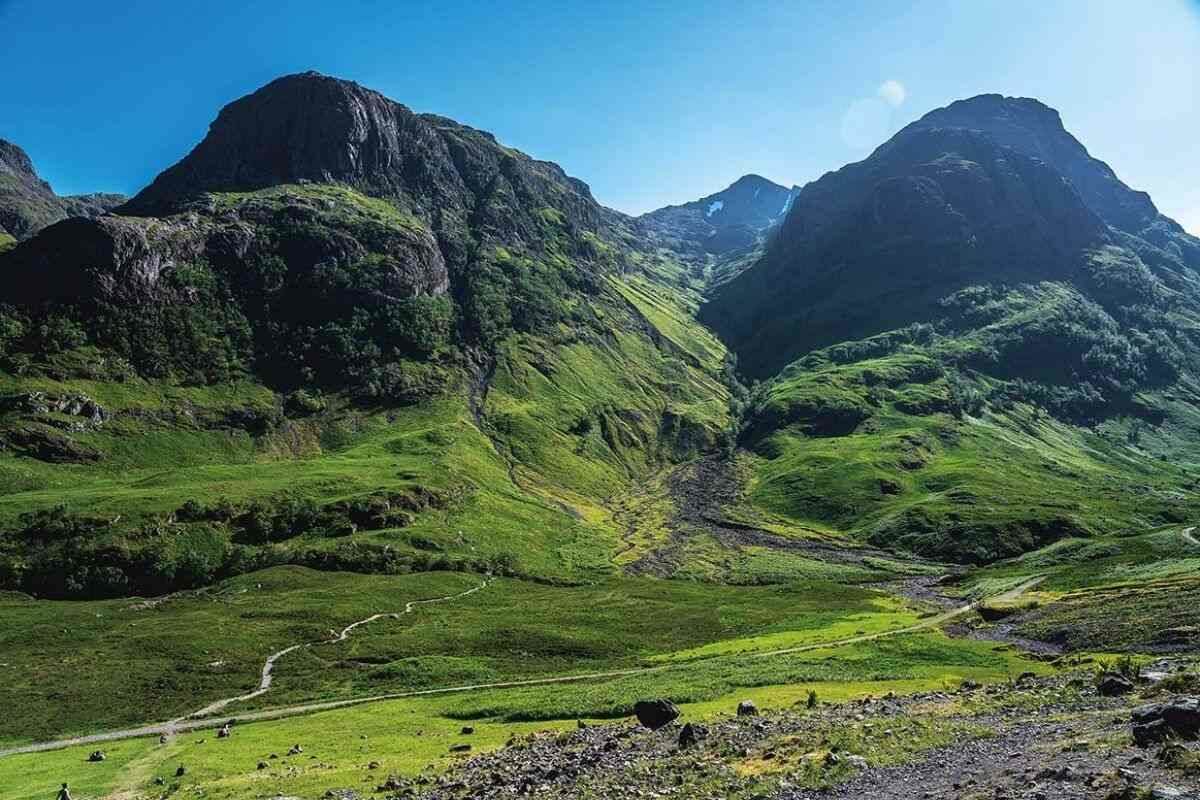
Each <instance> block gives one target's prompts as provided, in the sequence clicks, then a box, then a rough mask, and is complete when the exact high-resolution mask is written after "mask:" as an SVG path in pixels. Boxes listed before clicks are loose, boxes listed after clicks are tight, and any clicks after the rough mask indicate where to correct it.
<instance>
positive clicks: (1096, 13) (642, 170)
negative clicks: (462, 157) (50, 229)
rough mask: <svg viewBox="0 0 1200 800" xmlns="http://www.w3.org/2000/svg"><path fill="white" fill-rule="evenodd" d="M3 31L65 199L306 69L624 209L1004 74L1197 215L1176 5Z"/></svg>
mask: <svg viewBox="0 0 1200 800" xmlns="http://www.w3.org/2000/svg"><path fill="white" fill-rule="evenodd" d="M185 6H191V8H190V9H189V8H186V7H185ZM0 39H2V40H3V42H4V44H5V53H4V54H3V56H2V63H3V64H4V67H5V69H4V72H5V76H6V80H5V81H4V89H3V90H2V91H0V137H4V138H8V139H11V140H13V141H15V142H17V143H18V144H20V145H21V146H23V147H24V148H25V149H26V150H28V151H29V153H30V154H31V156H32V157H33V159H34V162H35V164H36V165H37V167H38V169H39V171H40V172H41V174H42V175H43V177H45V178H46V179H47V180H49V181H50V182H51V183H52V184H53V185H54V187H55V189H56V190H58V191H59V192H62V193H73V192H83V191H94V190H110V191H124V192H133V191H136V190H137V189H138V188H140V187H141V186H142V185H144V184H145V183H147V182H148V181H149V180H150V179H151V178H152V177H153V176H154V175H155V174H156V173H157V172H158V171H160V170H161V169H163V168H165V167H166V166H168V165H169V164H171V163H173V162H174V161H176V160H177V159H179V158H180V157H181V156H183V155H184V154H185V153H186V152H187V151H188V150H189V149H190V148H191V147H192V146H193V145H194V144H195V143H196V142H197V141H199V139H200V138H201V137H202V136H203V135H204V132H205V130H206V129H207V126H208V124H209V122H211V120H212V119H213V117H214V116H215V115H216V112H217V110H218V109H219V108H220V107H221V106H222V105H224V104H225V103H227V102H229V101H230V100H233V99H235V98H237V97H239V96H241V95H243V94H245V93H247V92H249V91H252V90H253V89H255V88H257V87H258V86H260V85H262V84H263V83H266V82H267V81H269V80H270V79H272V78H274V77H276V76H278V75H281V74H285V73H289V72H299V71H302V70H306V69H316V70H319V71H321V72H324V73H327V74H331V75H337V76H340V77H345V78H350V79H353V80H357V81H358V82H360V83H363V84H365V85H367V86H370V87H372V88H375V89H378V90H380V91H382V92H383V93H384V94H387V95H388V96H390V97H392V98H394V99H396V100H399V101H400V102H402V103H405V104H407V105H409V106H410V107H412V108H414V109H416V110H418V111H433V112H437V113H441V114H445V115H447V116H450V117H454V118H456V119H458V120H460V121H463V122H466V123H468V124H471V125H475V126H477V127H480V128H484V129H487V130H490V131H492V132H494V133H495V134H496V135H497V137H498V138H499V139H500V140H501V141H503V142H505V143H507V144H510V145H512V146H515V147H519V148H521V149H522V150H525V151H526V152H528V153H530V154H532V155H535V156H537V157H540V158H546V159H550V160H553V161H557V162H559V163H560V164H562V165H563V166H564V167H565V168H566V169H567V171H568V172H570V173H571V174H573V175H576V176H578V177H580V178H582V179H584V180H585V181H587V182H588V183H589V184H590V185H591V186H592V189H593V192H594V193H595V195H596V197H597V198H598V199H599V200H600V201H601V202H603V203H605V204H607V205H610V206H613V207H615V208H619V209H621V210H624V211H629V212H641V211H645V210H648V209H651V208H656V207H658V206H661V205H665V204H667V203H678V202H684V201H686V200H690V199H694V198H697V197H700V196H702V195H705V194H709V193H711V192H713V191H716V190H718V189H720V188H722V187H723V186H725V185H726V184H728V183H730V182H731V181H733V180H734V179H736V178H737V177H739V176H740V175H742V174H745V173H747V172H757V173H760V174H762V175H765V176H767V177H769V178H772V179H774V180H776V181H779V182H781V183H788V184H790V183H804V182H806V181H809V180H812V179H814V178H816V177H819V176H820V175H821V174H822V173H824V172H826V171H828V170H831V169H836V168H837V167H839V166H841V165H842V164H844V163H846V162H848V161H853V160H857V159H859V158H862V157H864V156H865V155H867V154H868V153H869V152H870V150H871V149H872V148H873V146H874V145H876V144H878V143H879V142H880V141H882V140H883V139H884V138H886V137H887V136H888V135H890V134H891V133H893V132H895V131H896V130H897V129H899V128H900V127H901V126H902V125H903V124H905V123H907V122H909V121H911V120H913V119H916V118H917V117H919V116H920V115H921V114H923V113H924V112H925V111H927V110H929V109H931V108H935V107H937V106H941V105H944V104H946V103H947V102H950V101H951V100H954V99H957V98H960V97H966V96H970V95H973V94H978V93H981V92H1002V93H1004V94H1015V95H1025V96H1033V97H1038V98H1039V99H1042V100H1043V101H1045V102H1047V103H1049V104H1050V105H1052V106H1054V107H1056V108H1058V109H1059V110H1060V111H1061V112H1062V115H1063V118H1064V121H1065V122H1066V124H1067V127H1068V128H1069V129H1071V130H1072V131H1073V132H1074V133H1075V134H1076V135H1077V136H1078V137H1079V138H1080V139H1081V140H1082V141H1083V142H1084V144H1086V145H1087V146H1088V148H1089V149H1090V150H1091V152H1092V153H1093V154H1094V155H1096V156H1098V157H1100V158H1103V159H1104V160H1106V161H1108V162H1109V163H1110V164H1111V165H1112V166H1113V168H1114V169H1116V171H1117V173H1118V174H1119V175H1120V176H1121V177H1122V178H1123V179H1124V180H1125V181H1126V182H1127V183H1129V184H1131V185H1132V186H1134V187H1136V188H1140V189H1145V190H1147V191H1149V192H1150V193H1151V194H1152V195H1153V197H1154V199H1155V200H1156V202H1157V203H1158V204H1159V206H1160V208H1162V209H1163V210H1164V211H1165V212H1166V213H1168V214H1170V215H1171V216H1174V217H1176V218H1177V219H1179V220H1180V221H1181V222H1182V223H1184V224H1185V225H1186V226H1187V227H1189V228H1190V229H1191V230H1192V231H1193V232H1195V233H1200V3H1197V2H1196V1H1195V0H1160V1H1159V2H1150V1H1149V0H1146V1H1145V2H1138V3H1128V2H1111V3H1110V2H1107V1H1106V0H1087V1H1086V2H1085V0H1070V1H1069V2H1061V3H1058V2H1052V1H1051V0H1042V1H1041V2H1022V1H1021V0H1016V1H1015V2H1014V0H1008V1H1007V2H990V0H957V1H956V2H941V1H940V0H929V2H918V3H901V2H886V3H861V4H854V5H853V6H851V4H847V3H844V2H836V3H835V2H831V3H824V2H804V3H800V2H795V3H739V2H731V0H720V1H718V2H707V1H706V0H695V2H686V3H685V2H661V3H658V2H641V3H621V2H616V1H615V0H614V2H606V3H600V2H597V3H573V2H567V1H566V0H564V2H560V3H553V4H552V3H482V2H480V3H473V2H458V1H457V0H444V1H443V2H439V3H429V4H418V3H401V2H389V1H387V0H342V1H341V2H336V3H334V2H316V1H315V0H291V2H288V3H281V2H253V1H252V0H239V1H238V2H225V0H209V2H206V3H203V4H200V3H196V4H185V3H166V2H161V0H155V1H154V2H150V1H148V0H122V2H119V3H97V2H57V3H49V2H42V1H41V0H0Z"/></svg>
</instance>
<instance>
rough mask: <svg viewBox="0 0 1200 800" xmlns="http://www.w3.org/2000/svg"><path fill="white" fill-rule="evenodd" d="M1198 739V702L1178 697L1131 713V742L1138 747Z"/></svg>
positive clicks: (1198, 700)
mask: <svg viewBox="0 0 1200 800" xmlns="http://www.w3.org/2000/svg"><path fill="white" fill-rule="evenodd" d="M1198 737H1200V698H1197V697H1177V698H1175V699H1174V700H1171V701H1169V702H1166V703H1152V704H1150V705H1145V706H1139V707H1138V708H1135V709H1134V710H1133V740H1134V741H1135V742H1137V744H1138V746H1139V747H1148V746H1149V745H1151V744H1157V743H1158V742H1163V741H1166V740H1167V739H1171V738H1178V739H1196V738H1198Z"/></svg>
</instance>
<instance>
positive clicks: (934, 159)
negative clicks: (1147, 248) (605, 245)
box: [701, 127, 1110, 377]
mask: <svg viewBox="0 0 1200 800" xmlns="http://www.w3.org/2000/svg"><path fill="white" fill-rule="evenodd" d="M1109 241H1110V237H1109V234H1108V229H1107V227H1106V226H1105V224H1104V222H1103V221H1102V220H1101V219H1100V217H1098V216H1097V215H1096V214H1095V213H1094V212H1093V211H1091V210H1090V209H1089V208H1088V207H1087V206H1086V205H1085V204H1084V203H1083V202H1082V200H1081V199H1080V197H1079V195H1078V193H1077V192H1076V191H1075V190H1074V188H1073V187H1072V186H1071V184H1070V183H1069V182H1068V181H1067V180H1066V179H1064V178H1063V177H1062V176H1061V175H1060V174H1059V173H1057V172H1056V171H1055V170H1053V169H1052V168H1050V167H1049V166H1047V165H1046V164H1045V163H1043V162H1041V161H1038V160H1036V159H1033V158H1030V157H1028V156H1025V155H1022V154H1020V153H1018V152H1015V151H1014V150H1012V149H1009V148H1006V147H1003V146H1001V145H999V144H997V143H996V142H995V141H993V140H992V139H990V138H989V137H988V136H987V135H985V134H983V133H980V132H978V131H973V130H968V129H964V128H928V127H926V128H911V129H906V130H904V131H902V132H901V133H899V134H897V135H896V136H895V137H894V138H893V139H892V140H890V141H889V142H887V143H886V144H884V145H882V146H881V147H880V148H879V149H877V150H876V151H875V153H873V154H872V155H871V156H870V157H869V158H868V159H866V160H865V161H861V162H858V163H856V164H850V165H848V166H846V167H843V168H842V169H840V170H838V171H837V172H834V173H830V174H828V175H826V176H824V177H823V178H821V179H820V180H818V181H815V182H813V183H811V184H809V185H807V186H805V187H804V188H803V189H802V190H801V191H800V193H799V194H798V195H797V196H796V199H795V200H794V201H793V203H792V208H791V211H790V212H789V214H788V216H787V219H786V220H785V221H784V223H783V225H782V226H781V227H780V230H779V233H778V235H777V237H776V238H775V240H774V241H773V242H772V244H771V246H770V248H769V250H768V253H767V255H766V256H765V257H764V258H763V260H762V261H760V262H759V263H758V264H757V265H756V266H754V267H752V268H751V269H749V270H747V271H745V272H743V273H742V274H741V275H739V276H738V277H737V278H736V279H734V280H733V281H732V282H730V283H729V284H728V285H727V286H726V287H724V289H723V290H722V291H721V292H720V293H719V294H718V295H717V297H716V298H715V299H714V300H713V301H712V302H711V303H709V304H708V305H706V306H705V307H704V309H703V310H702V315H701V316H702V319H703V320H704V321H706V322H707V323H708V324H710V325H711V326H712V327H714V328H716V329H717V331H718V332H719V333H721V334H722V335H723V336H724V337H725V338H726V340H727V341H728V342H729V343H730V344H732V345H733V347H734V349H736V350H737V351H738V355H739V359H740V364H741V366H742V367H743V369H744V370H745V371H746V372H747V373H748V374H749V375H751V376H754V377H762V376H765V375H769V374H771V373H773V372H775V371H777V370H778V369H779V368H780V367H782V366H783V365H785V364H787V363H788V362H790V361H792V360H794V359H795V358H796V357H797V356H799V355H803V354H804V353H807V352H810V351H812V350H815V349H819V348H822V347H826V346H829V345H831V344H835V343H837V342H841V341H848V340H856V339H862V338H866V337H868V336H871V335H874V334H877V333H880V332H883V331H888V330H893V329H896V328H900V327H903V326H905V325H908V324H910V323H912V322H916V321H924V320H929V319H932V318H936V317H937V316H938V315H939V313H940V310H939V305H938V303H939V300H940V299H941V298H942V297H945V296H946V295H948V294H950V293H951V292H953V291H955V290H957V289H960V288H963V287H965V286H969V285H971V284H973V283H981V282H993V281H1011V282H1036V281H1041V280H1054V279H1065V278H1067V277H1069V276H1071V275H1073V274H1074V273H1075V272H1076V271H1077V270H1078V267H1079V263H1080V259H1081V258H1082V253H1083V251H1084V250H1085V249H1087V248H1091V247H1098V246H1101V245H1103V244H1106V243H1108V242H1109Z"/></svg>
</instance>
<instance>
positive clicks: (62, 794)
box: [58, 783, 71, 800]
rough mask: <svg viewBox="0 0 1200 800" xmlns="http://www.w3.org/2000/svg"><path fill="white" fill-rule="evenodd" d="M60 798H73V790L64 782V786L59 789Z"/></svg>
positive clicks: (65, 799) (68, 799)
mask: <svg viewBox="0 0 1200 800" xmlns="http://www.w3.org/2000/svg"><path fill="white" fill-rule="evenodd" d="M58 800H71V790H70V789H68V788H67V785H66V784H65V783H64V784H63V787H62V788H61V789H59V790H58Z"/></svg>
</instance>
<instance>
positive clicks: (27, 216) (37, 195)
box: [0, 139, 125, 246]
mask: <svg viewBox="0 0 1200 800" xmlns="http://www.w3.org/2000/svg"><path fill="white" fill-rule="evenodd" d="M123 202H125V196H124V195H119V194H104V193H97V194H84V195H75V196H66V197H61V196H59V195H56V194H55V193H54V190H53V189H51V188H50V184H48V183H46V182H45V181H44V180H42V179H41V178H39V177H38V174H37V171H36V170H35V169H34V167H33V162H32V161H31V160H30V158H29V156H28V154H26V152H25V151H24V150H22V149H21V148H20V147H18V146H17V145H15V144H13V143H12V142H9V141H6V140H4V139H0V246H3V244H4V242H3V241H2V240H3V239H5V238H6V237H7V238H10V239H15V240H21V239H27V238H29V237H30V236H32V235H33V234H34V233H36V232H37V231H38V230H40V229H42V228H44V227H46V226H47V225H50V224H51V223H54V222H57V221H59V220H62V219H67V218H69V217H98V216H100V215H101V214H104V213H106V212H108V211H109V210H110V209H112V208H115V207H116V206H118V205H120V204H121V203H123Z"/></svg>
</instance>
